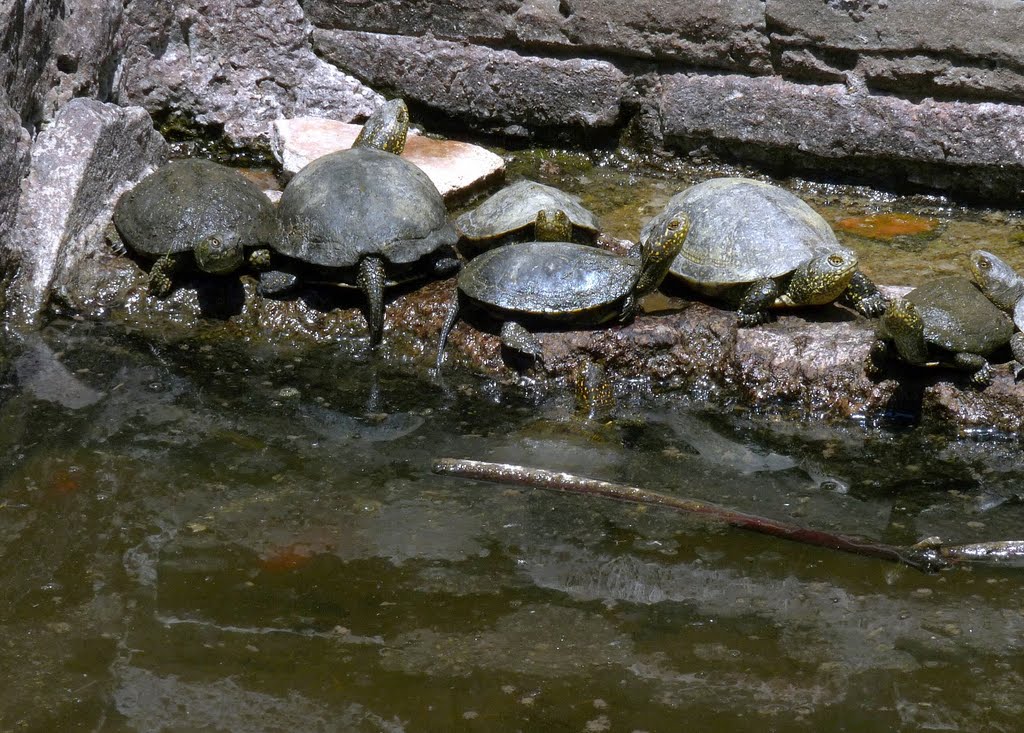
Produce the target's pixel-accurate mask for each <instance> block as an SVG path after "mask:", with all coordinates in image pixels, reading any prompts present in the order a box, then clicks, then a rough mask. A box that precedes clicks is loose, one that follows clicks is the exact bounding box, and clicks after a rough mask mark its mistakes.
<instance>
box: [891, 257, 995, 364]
mask: <svg viewBox="0 0 1024 733" xmlns="http://www.w3.org/2000/svg"><path fill="white" fill-rule="evenodd" d="M906 299H907V300H909V301H910V302H911V303H913V304H914V305H915V306H916V307H917V310H918V312H919V313H920V314H921V318H922V320H923V321H924V337H925V341H927V342H928V343H930V344H935V345H937V346H940V347H942V348H944V349H947V350H949V351H966V352H969V353H972V354H982V355H984V354H989V353H991V352H992V351H994V350H995V349H998V348H999V347H1000V346H1003V345H1004V344H1006V343H1007V342H1008V341H1009V340H1010V336H1011V335H1013V324H1012V323H1011V321H1010V319H1009V318H1008V317H1007V316H1006V314H1005V313H1003V312H1002V311H1001V310H999V308H997V307H996V306H995V305H994V304H993V303H992V301H990V300H989V299H988V298H986V297H985V295H984V294H983V293H982V292H981V291H980V290H979V289H978V288H977V287H976V286H975V285H974V283H972V282H971V281H970V280H968V279H967V278H964V277H957V276H951V277H942V278H939V279H937V280H932V281H931V282H928V283H925V284H924V285H922V286H921V287H919V288H917V289H915V290H912V291H910V292H909V293H907V295H906Z"/></svg>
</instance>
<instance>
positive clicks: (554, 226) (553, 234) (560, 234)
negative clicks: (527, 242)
mask: <svg viewBox="0 0 1024 733" xmlns="http://www.w3.org/2000/svg"><path fill="white" fill-rule="evenodd" d="M533 230H534V233H533V237H534V239H536V240H537V241H538V242H571V241H572V222H571V221H569V215H568V214H566V213H565V212H564V211H562V210H561V209H555V210H554V211H547V210H545V209H541V210H540V211H538V212H537V218H536V220H534V224H533Z"/></svg>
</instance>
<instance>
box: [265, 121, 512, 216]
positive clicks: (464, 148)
mask: <svg viewBox="0 0 1024 733" xmlns="http://www.w3.org/2000/svg"><path fill="white" fill-rule="evenodd" d="M362 129H363V128H362V125H350V124H346V123H344V122H338V121H336V120H326V119H323V118H321V117H297V118H294V119H290V120H277V121H275V122H274V125H273V129H272V131H271V134H270V147H271V150H272V151H273V153H274V157H275V158H277V160H278V162H280V163H281V166H282V168H284V171H285V173H286V174H288V175H293V174H295V173H298V172H299V171H300V170H302V169H303V168H305V167H306V166H307V165H308V164H309V163H311V162H312V161H314V160H316V159H317V158H319V157H320V156H322V155H327V154H328V153H333V152H335V151H337V150H347V149H348V148H350V147H352V143H353V142H354V141H355V139H356V136H357V135H358V134H359V131H360V130H362ZM402 157H403V158H405V159H406V160H408V161H409V162H410V163H415V164H416V165H417V166H419V167H420V168H422V169H423V172H424V173H426V174H427V175H428V176H429V177H430V180H431V181H433V182H434V185H435V186H437V190H438V191H440V192H441V195H442V196H444V198H445V200H446V201H452V200H458V199H460V198H463V197H465V196H466V195H467V194H468V193H470V192H471V191H474V190H477V189H479V188H481V187H482V186H485V185H487V184H488V183H490V182H493V181H495V180H497V179H499V178H500V177H501V176H502V175H503V174H504V171H505V161H504V160H502V158H501V156H500V155H495V154H494V153H492V152H490V151H489V150H486V149H484V148H482V147H480V146H479V145H470V144H469V143H462V142H457V141H455V140H435V139H433V138H428V137H424V136H422V135H417V134H415V133H412V132H410V134H409V138H408V140H407V142H406V144H405V151H404V152H403V153H402Z"/></svg>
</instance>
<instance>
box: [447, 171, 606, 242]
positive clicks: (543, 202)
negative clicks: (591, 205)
mask: <svg viewBox="0 0 1024 733" xmlns="http://www.w3.org/2000/svg"><path fill="white" fill-rule="evenodd" d="M455 225H456V227H457V228H458V229H459V232H460V233H461V234H462V238H463V242H464V243H465V244H468V245H469V246H468V249H469V250H471V251H473V252H479V251H481V250H485V249H490V248H492V247H495V246H498V245H501V244H509V243H513V242H523V241H529V240H534V241H540V242H559V241H561V242H579V243H580V244H591V243H593V241H594V238H595V237H596V236H597V232H598V228H599V224H598V222H597V217H596V216H594V213H593V212H592V211H590V209H588V208H586V207H585V206H583V204H582V203H580V200H579V199H578V198H577V197H576V196H573V195H571V194H568V193H566V192H565V191H562V190H559V189H557V188H554V187H553V186H546V185H544V184H543V183H537V182H536V181H525V180H524V181H517V182H516V183H513V184H512V185H511V186H506V187H505V188H503V189H501V190H500V191H498V192H497V193H495V194H494V195H493V196H491V197H490V198H488V199H486V200H485V201H484V202H483V203H482V204H480V205H479V206H477V207H476V208H475V209H473V210H472V211H467V212H466V213H465V214H463V215H462V216H460V217H459V218H458V219H457V220H456V222H455Z"/></svg>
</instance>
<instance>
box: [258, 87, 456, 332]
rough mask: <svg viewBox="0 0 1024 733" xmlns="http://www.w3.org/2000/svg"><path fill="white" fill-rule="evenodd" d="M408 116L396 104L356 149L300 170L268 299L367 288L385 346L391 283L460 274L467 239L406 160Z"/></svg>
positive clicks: (281, 211)
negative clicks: (462, 242) (323, 286)
mask: <svg viewBox="0 0 1024 733" xmlns="http://www.w3.org/2000/svg"><path fill="white" fill-rule="evenodd" d="M408 127H409V112H408V109H407V108H406V106H405V103H404V102H403V101H402V100H400V99H396V100H392V101H391V102H388V103H387V104H386V105H384V106H383V107H381V108H380V109H379V110H378V111H377V112H375V113H374V114H373V115H372V116H371V117H370V119H369V120H367V122H366V125H364V127H363V131H362V132H361V133H360V135H359V137H357V138H356V140H355V142H354V143H353V145H352V147H351V148H350V149H348V150H340V151H337V152H334V153H329V154H327V155H324V156H322V157H320V158H317V159H316V160H315V161H313V162H312V163H310V164H309V165H307V166H306V167H305V168H303V169H302V170H300V171H299V172H298V173H297V174H296V175H295V177H294V178H292V179H291V180H290V181H289V182H288V184H287V185H286V186H285V189H284V192H283V193H282V194H281V200H280V202H279V203H278V218H279V221H280V231H281V236H280V237H279V239H278V240H277V241H276V242H275V243H274V247H273V249H274V252H275V261H274V264H273V268H272V269H269V270H268V271H266V272H265V273H263V275H262V276H261V278H260V287H259V289H260V292H261V293H262V294H264V295H274V296H276V295H280V294H283V293H286V292H287V291H289V290H291V289H292V288H294V286H295V285H296V284H297V283H298V282H299V281H300V280H306V281H321V282H322V281H327V282H330V283H332V284H336V285H342V286H349V287H358V288H359V289H360V290H362V291H363V292H364V293H365V294H366V298H367V301H368V304H369V314H368V321H369V332H370V342H371V343H372V344H377V343H379V342H380V341H381V338H382V335H383V331H384V296H383V289H384V288H385V287H387V286H391V285H395V284H397V283H401V282H405V281H408V280H413V279H418V278H421V277H424V276H426V275H428V274H432V273H433V274H436V275H443V274H446V273H448V272H451V271H452V270H453V269H456V268H457V267H458V259H457V255H456V253H455V249H454V247H455V244H456V242H457V241H458V233H457V232H456V230H455V227H454V225H453V224H452V223H451V221H450V220H449V218H448V211H447V209H446V208H445V204H444V201H443V200H442V198H441V194H440V193H439V192H438V190H437V187H436V186H435V185H434V184H433V182H432V181H431V180H430V178H428V177H427V174H426V173H424V172H423V171H422V170H420V169H419V168H418V167H417V166H416V165H414V164H412V163H410V162H409V161H407V160H405V159H404V158H400V157H399V154H400V153H401V152H402V150H403V149H404V147H405V137H406V134H407V132H408Z"/></svg>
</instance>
